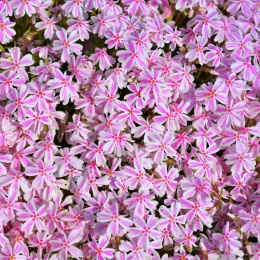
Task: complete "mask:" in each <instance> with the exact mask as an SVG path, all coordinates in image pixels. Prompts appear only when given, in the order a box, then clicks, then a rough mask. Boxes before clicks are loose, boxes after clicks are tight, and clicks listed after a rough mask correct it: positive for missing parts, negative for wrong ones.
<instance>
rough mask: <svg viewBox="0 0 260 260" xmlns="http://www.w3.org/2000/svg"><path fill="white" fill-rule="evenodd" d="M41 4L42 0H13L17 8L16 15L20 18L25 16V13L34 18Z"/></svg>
mask: <svg viewBox="0 0 260 260" xmlns="http://www.w3.org/2000/svg"><path fill="white" fill-rule="evenodd" d="M40 4H41V0H27V1H23V0H13V1H12V5H13V6H14V7H15V10H16V11H15V14H16V15H18V16H24V15H25V13H26V14H27V15H28V16H30V17H31V16H32V15H33V14H35V13H36V8H37V7H38V6H39V5H40Z"/></svg>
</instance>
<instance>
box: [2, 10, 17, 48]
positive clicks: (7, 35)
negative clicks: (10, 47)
mask: <svg viewBox="0 0 260 260" xmlns="http://www.w3.org/2000/svg"><path fill="white" fill-rule="evenodd" d="M0 24H1V31H0V42H1V43H3V44H5V43H8V42H10V41H11V40H12V37H13V36H14V35H15V34H16V32H15V30H14V29H12V28H10V27H13V26H14V25H15V23H13V22H10V20H9V18H6V17H5V15H4V14H3V15H1V14H0Z"/></svg>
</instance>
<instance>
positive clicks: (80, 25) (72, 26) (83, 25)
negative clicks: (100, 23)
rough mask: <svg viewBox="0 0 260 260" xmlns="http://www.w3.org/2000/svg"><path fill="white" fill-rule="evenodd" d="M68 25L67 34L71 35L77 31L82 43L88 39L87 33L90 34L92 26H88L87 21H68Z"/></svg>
mask: <svg viewBox="0 0 260 260" xmlns="http://www.w3.org/2000/svg"><path fill="white" fill-rule="evenodd" d="M67 23H68V25H69V28H68V30H67V31H68V33H72V32H73V31H77V34H79V36H80V40H81V41H84V39H85V40H88V39H89V32H92V26H91V25H89V21H88V20H85V19H83V18H82V17H78V16H77V19H76V20H75V19H69V20H67Z"/></svg>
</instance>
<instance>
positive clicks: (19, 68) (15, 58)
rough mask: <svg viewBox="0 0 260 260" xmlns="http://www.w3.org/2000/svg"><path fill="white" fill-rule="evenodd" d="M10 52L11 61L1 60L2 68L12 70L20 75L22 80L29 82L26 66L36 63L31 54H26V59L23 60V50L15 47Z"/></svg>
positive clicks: (0, 65)
mask: <svg viewBox="0 0 260 260" xmlns="http://www.w3.org/2000/svg"><path fill="white" fill-rule="evenodd" d="M9 52H10V57H11V58H12V60H10V59H5V58H0V68H1V69H7V70H12V71H14V72H16V73H18V74H19V76H20V77H21V79H26V80H28V74H27V72H26V71H25V68H24V67H25V66H31V65H32V64H33V63H34V61H33V59H32V55H31V54H26V55H25V56H24V57H22V58H21V50H20V48H18V47H14V48H11V49H9Z"/></svg>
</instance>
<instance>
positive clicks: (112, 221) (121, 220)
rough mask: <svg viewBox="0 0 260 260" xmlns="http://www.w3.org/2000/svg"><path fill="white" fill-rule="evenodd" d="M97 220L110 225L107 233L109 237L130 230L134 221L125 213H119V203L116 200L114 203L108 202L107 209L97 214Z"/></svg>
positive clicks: (120, 234)
mask: <svg viewBox="0 0 260 260" xmlns="http://www.w3.org/2000/svg"><path fill="white" fill-rule="evenodd" d="M97 221H98V222H101V223H107V224H108V227H107V230H106V233H107V235H108V237H111V235H113V236H114V237H116V236H117V235H119V236H122V235H123V234H124V233H126V232H127V231H129V229H130V226H131V225H132V223H133V222H132V221H131V220H130V219H128V218H126V217H125V216H124V215H121V214H119V211H118V204H117V203H116V202H115V203H113V204H112V205H110V204H107V205H106V207H105V209H104V210H102V211H101V212H100V213H98V215H97Z"/></svg>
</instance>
